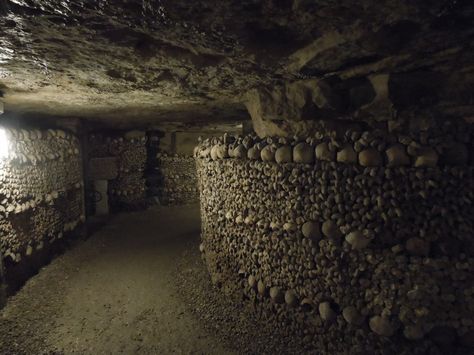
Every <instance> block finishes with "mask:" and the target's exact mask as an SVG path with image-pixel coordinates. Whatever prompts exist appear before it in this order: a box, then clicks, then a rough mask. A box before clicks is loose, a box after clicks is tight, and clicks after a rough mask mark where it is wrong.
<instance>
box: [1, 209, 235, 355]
mask: <svg viewBox="0 0 474 355" xmlns="http://www.w3.org/2000/svg"><path fill="white" fill-rule="evenodd" d="M199 228H200V222H199V210H198V207H197V206H187V207H172V208H153V209H150V210H148V211H145V212H136V213H130V214H121V215H117V216H115V217H113V218H112V220H111V223H110V224H108V225H107V226H105V227H104V228H103V229H101V230H100V231H99V232H97V233H96V234H95V235H93V236H92V237H91V238H90V239H88V240H87V241H85V242H83V243H81V244H80V245H78V246H77V247H75V248H74V249H72V250H70V251H68V252H66V253H65V254H64V255H62V256H61V257H59V258H57V259H56V260H54V261H53V262H52V263H51V264H50V265H48V266H47V267H45V268H44V269H43V270H41V271H40V273H39V274H38V275H36V276H35V277H34V278H32V279H31V280H30V281H29V282H28V283H27V284H26V285H25V286H24V287H23V289H22V290H21V291H20V292H19V293H18V294H17V295H16V296H14V297H12V298H11V299H10V301H9V303H8V305H7V307H6V308H5V309H4V310H3V311H1V312H0V353H1V354H4V353H6V354H22V353H25V354H29V353H51V352H56V353H66V354H69V353H80V354H119V353H125V354H170V353H177V354H227V353H230V351H229V350H228V349H225V348H223V345H222V344H221V343H220V341H219V339H217V338H216V336H215V335H211V334H206V332H205V330H204V329H202V327H201V326H200V324H199V321H198V320H196V319H195V318H194V317H193V316H192V315H191V314H189V313H187V311H186V308H185V305H184V304H183V302H182V301H181V300H180V299H179V297H178V296H177V294H176V288H175V280H174V276H173V273H174V272H175V269H176V263H177V262H178V260H179V257H180V255H182V253H183V252H184V251H186V249H187V248H196V247H197V243H198V237H199Z"/></svg>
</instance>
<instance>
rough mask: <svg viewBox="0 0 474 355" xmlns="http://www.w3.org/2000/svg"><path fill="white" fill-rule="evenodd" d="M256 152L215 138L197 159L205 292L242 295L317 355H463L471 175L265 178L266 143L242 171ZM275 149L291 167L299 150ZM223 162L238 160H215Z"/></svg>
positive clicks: (312, 167) (455, 169)
mask: <svg viewBox="0 0 474 355" xmlns="http://www.w3.org/2000/svg"><path fill="white" fill-rule="evenodd" d="M259 142H261V141H259V140H257V139H256V138H255V137H241V138H230V137H224V138H223V139H221V140H208V141H204V142H203V143H202V144H201V145H200V146H198V147H197V148H196V151H195V154H196V156H202V157H203V158H201V159H198V160H197V166H198V171H197V173H198V182H199V186H200V191H201V214H202V244H201V246H200V249H201V251H202V252H203V255H204V257H205V260H206V263H207V266H208V269H209V271H210V273H211V277H212V280H213V281H214V282H215V283H216V284H220V285H223V286H226V285H227V286H229V288H231V286H235V285H239V286H240V289H241V290H242V292H244V293H245V294H246V296H247V298H250V299H252V300H254V301H255V303H256V304H257V306H258V307H259V308H261V309H262V310H263V311H264V312H265V314H266V315H267V316H268V317H271V316H272V315H274V314H278V317H277V319H276V320H275V321H276V322H280V323H276V324H275V326H282V327H284V329H285V330H287V331H288V332H289V333H291V334H298V335H300V336H302V337H308V339H309V340H310V342H312V344H318V349H328V350H327V351H326V353H335V352H341V351H346V352H347V351H348V350H349V349H355V350H354V351H355V352H356V353H357V352H360V353H374V352H380V353H387V354H388V353H397V352H400V351H401V350H402V349H405V350H406V349H408V350H409V351H413V352H416V351H418V352H420V353H423V351H427V349H428V348H430V349H432V348H438V349H447V348H450V347H451V346H453V345H454V344H457V345H460V346H473V343H472V339H473V338H474V323H473V322H472V319H474V287H473V285H474V276H473V272H474V257H473V256H474V243H473V238H472V237H473V235H474V229H473V228H474V224H473V219H472V216H473V215H474V206H473V203H472V202H473V201H474V170H473V167H472V166H465V165H464V164H461V165H457V164H446V165H447V166H439V165H440V164H437V165H436V166H431V167H430V169H425V168H424V165H422V166H413V165H411V164H410V165H407V166H404V165H401V166H399V165H393V166H389V167H388V166H380V167H364V166H361V165H360V164H359V163H357V164H347V163H343V162H340V163H338V162H337V161H326V160H323V159H319V160H313V161H312V164H274V162H276V161H277V159H276V151H277V150H278V148H277V149H276V150H275V159H274V160H272V159H268V160H266V159H262V152H263V149H264V148H265V146H269V145H272V144H274V143H273V140H271V141H269V140H265V144H264V147H257V148H258V149H260V148H262V149H260V158H258V159H252V158H250V159H248V155H245V154H243V152H244V151H246V153H247V154H248V152H249V151H251V149H252V148H253V147H254V146H255V145H258V143H259ZM278 142H281V143H283V140H278ZM308 142H309V143H308ZM284 143H285V144H286V145H287V146H291V147H292V149H291V154H290V153H289V152H290V150H289V149H286V150H287V153H288V154H287V157H289V156H290V155H291V157H292V158H291V159H292V160H290V159H288V162H291V161H293V162H294V161H295V160H297V161H298V162H300V161H299V160H298V159H300V158H297V159H294V156H295V151H296V153H297V154H296V156H297V157H299V156H300V154H299V150H298V149H296V147H297V146H298V144H300V143H302V142H301V141H300V142H290V141H286V142H284ZM304 143H305V144H307V145H311V144H310V143H311V140H308V141H306V142H304ZM465 144H466V146H468V145H469V142H467V143H465ZM385 145H386V146H387V144H386V143H385ZM216 146H218V148H219V149H218V148H215V147H216ZM224 146H225V147H226V148H227V155H226V154H225V148H223V147H224ZM239 147H240V148H239ZM316 147H317V145H316V146H315V147H314V149H316ZM257 148H256V149H257ZM213 149H214V153H211V152H212V150H213ZM229 149H230V150H231V151H232V153H231V154H230V155H232V156H233V157H234V158H241V159H225V158H227V157H228V155H229ZM236 150H237V152H236ZM206 151H207V152H208V155H207V153H204V154H203V152H206ZM307 152H311V150H307ZM201 154H202V155H201ZM308 154H310V153H308ZM303 155H304V154H303ZM314 155H316V153H314ZM251 156H252V155H251ZM440 156H442V155H440ZM278 159H280V158H278ZM308 161H309V160H308ZM279 162H281V160H279ZM438 163H439V161H438ZM464 163H465V161H464ZM441 165H442V164H441ZM466 290H467V291H466ZM335 338H337V339H350V341H349V343H344V342H340V343H338V344H334V339H335ZM386 338H392V340H393V342H391V344H392V345H391V346H393V348H392V349H391V350H390V349H389V348H390V346H389V345H387V342H386V341H385V340H384V339H386ZM338 346H339V348H332V349H331V347H338ZM415 350H416V351H415ZM438 351H439V350H438Z"/></svg>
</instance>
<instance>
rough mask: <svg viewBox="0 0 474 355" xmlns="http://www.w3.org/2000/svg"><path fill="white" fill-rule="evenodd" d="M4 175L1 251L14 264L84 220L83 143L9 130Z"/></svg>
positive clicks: (58, 134) (53, 133)
mask: <svg viewBox="0 0 474 355" xmlns="http://www.w3.org/2000/svg"><path fill="white" fill-rule="evenodd" d="M6 132H7V136H8V142H9V147H8V148H9V152H8V156H7V157H6V158H5V159H3V160H2V168H1V169H0V214H1V215H2V219H1V221H0V231H1V235H2V237H1V247H2V251H3V252H4V253H5V255H9V256H10V257H11V258H12V260H13V261H16V262H18V261H20V260H21V256H22V255H30V254H31V252H32V250H33V249H34V248H37V249H38V248H41V247H42V245H43V243H44V242H52V241H54V239H57V238H58V236H62V234H63V233H64V232H68V231H71V230H72V229H74V228H75V227H76V226H77V225H78V224H79V223H80V222H81V221H83V220H84V212H83V198H82V185H83V183H82V166H81V165H82V162H81V157H80V154H79V140H78V139H77V138H76V137H74V136H73V135H71V134H69V133H66V132H64V131H61V130H47V131H40V130H14V129H6Z"/></svg>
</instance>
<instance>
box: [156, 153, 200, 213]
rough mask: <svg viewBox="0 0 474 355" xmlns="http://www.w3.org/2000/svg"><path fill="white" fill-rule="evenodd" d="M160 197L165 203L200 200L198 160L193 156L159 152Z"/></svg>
mask: <svg viewBox="0 0 474 355" xmlns="http://www.w3.org/2000/svg"><path fill="white" fill-rule="evenodd" d="M157 159H158V168H157V169H158V171H159V175H160V178H159V180H158V197H159V199H160V201H161V203H162V204H165V205H182V204H188V203H196V202H198V201H199V190H198V183H197V176H196V162H195V160H194V158H193V157H192V156H186V155H178V154H175V155H168V154H166V153H163V152H162V153H159V154H158V156H157Z"/></svg>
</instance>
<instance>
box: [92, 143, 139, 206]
mask: <svg viewBox="0 0 474 355" xmlns="http://www.w3.org/2000/svg"><path fill="white" fill-rule="evenodd" d="M104 157H115V158H116V164H117V169H118V172H117V173H116V174H115V175H116V176H115V178H114V179H111V180H109V202H110V205H111V207H112V209H114V210H120V209H128V208H133V207H136V206H137V205H141V204H142V203H143V202H144V201H145V199H146V185H145V178H144V170H145V164H146V159H147V152H146V138H145V137H144V136H135V135H127V134H115V135H112V134H110V135H109V134H92V135H90V136H89V158H104ZM111 168H114V167H113V166H111ZM110 175H114V174H113V173H111V174H110Z"/></svg>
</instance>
